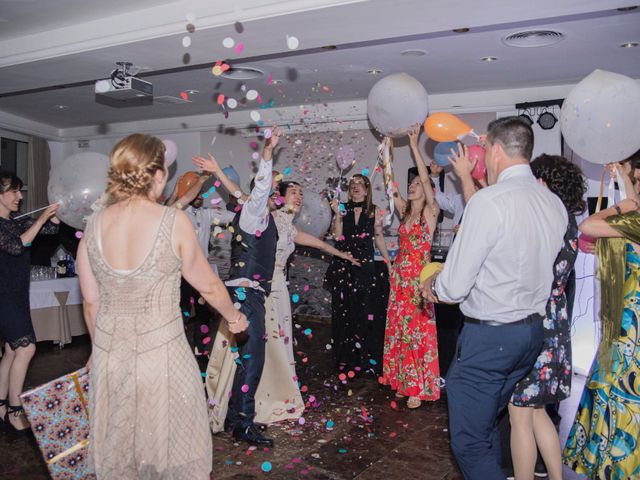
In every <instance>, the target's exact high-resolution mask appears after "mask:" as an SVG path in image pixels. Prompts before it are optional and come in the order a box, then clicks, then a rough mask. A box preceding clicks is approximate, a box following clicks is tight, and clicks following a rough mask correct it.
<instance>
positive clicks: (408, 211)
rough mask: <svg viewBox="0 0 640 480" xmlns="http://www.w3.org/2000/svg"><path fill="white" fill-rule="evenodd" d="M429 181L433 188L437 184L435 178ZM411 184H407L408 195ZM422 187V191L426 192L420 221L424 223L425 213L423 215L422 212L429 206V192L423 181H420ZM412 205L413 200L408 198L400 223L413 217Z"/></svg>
mask: <svg viewBox="0 0 640 480" xmlns="http://www.w3.org/2000/svg"><path fill="white" fill-rule="evenodd" d="M411 182H413V178H412V179H411ZM429 183H430V184H431V187H432V188H435V184H434V183H433V180H431V178H429ZM410 184H411V183H409V185H410ZM409 185H407V197H408V196H409ZM420 188H422V191H423V193H424V198H423V199H422V207H420V223H424V215H422V212H424V209H425V207H426V206H427V192H425V191H424V185H423V184H422V182H420ZM412 205H413V202H412V201H411V200H409V199H408V198H407V205H406V206H405V208H404V213H403V214H402V218H401V219H400V223H404V222H405V221H406V220H408V219H409V218H410V217H411V213H412V209H411V206H412Z"/></svg>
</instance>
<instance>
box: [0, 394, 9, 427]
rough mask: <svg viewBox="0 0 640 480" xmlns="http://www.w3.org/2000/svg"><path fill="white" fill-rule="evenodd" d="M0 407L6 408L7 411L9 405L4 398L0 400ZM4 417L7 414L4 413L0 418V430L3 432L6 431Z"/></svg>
mask: <svg viewBox="0 0 640 480" xmlns="http://www.w3.org/2000/svg"><path fill="white" fill-rule="evenodd" d="M0 407H6V408H7V412H8V411H9V404H8V402H7V399H6V398H5V399H4V400H0ZM6 416H7V413H6V412H5V414H4V415H3V416H1V417H0V430H2V431H3V432H6V431H7V427H6V425H5V421H4V417H6Z"/></svg>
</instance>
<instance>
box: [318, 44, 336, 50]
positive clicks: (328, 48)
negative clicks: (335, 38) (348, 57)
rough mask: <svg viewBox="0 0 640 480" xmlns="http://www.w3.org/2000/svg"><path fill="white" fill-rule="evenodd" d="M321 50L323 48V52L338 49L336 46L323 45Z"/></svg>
mask: <svg viewBox="0 0 640 480" xmlns="http://www.w3.org/2000/svg"><path fill="white" fill-rule="evenodd" d="M320 48H322V49H323V50H335V49H336V48H338V47H336V46H335V45H323V46H322V47H320Z"/></svg>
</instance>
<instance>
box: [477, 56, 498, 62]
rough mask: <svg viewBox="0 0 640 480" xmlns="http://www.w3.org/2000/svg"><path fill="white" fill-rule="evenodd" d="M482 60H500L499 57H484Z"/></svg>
mask: <svg viewBox="0 0 640 480" xmlns="http://www.w3.org/2000/svg"><path fill="white" fill-rule="evenodd" d="M480 60H482V61H483V62H495V61H497V60H498V58H497V57H482V58H481V59H480Z"/></svg>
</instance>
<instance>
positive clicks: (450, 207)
mask: <svg viewBox="0 0 640 480" xmlns="http://www.w3.org/2000/svg"><path fill="white" fill-rule="evenodd" d="M431 179H432V180H433V183H434V184H435V186H436V188H435V191H436V202H438V205H439V206H440V209H441V210H444V211H445V212H449V213H451V214H454V213H455V205H454V202H453V198H452V197H453V195H447V194H446V193H444V192H443V191H442V190H440V182H439V181H438V177H435V178H434V177H431Z"/></svg>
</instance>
